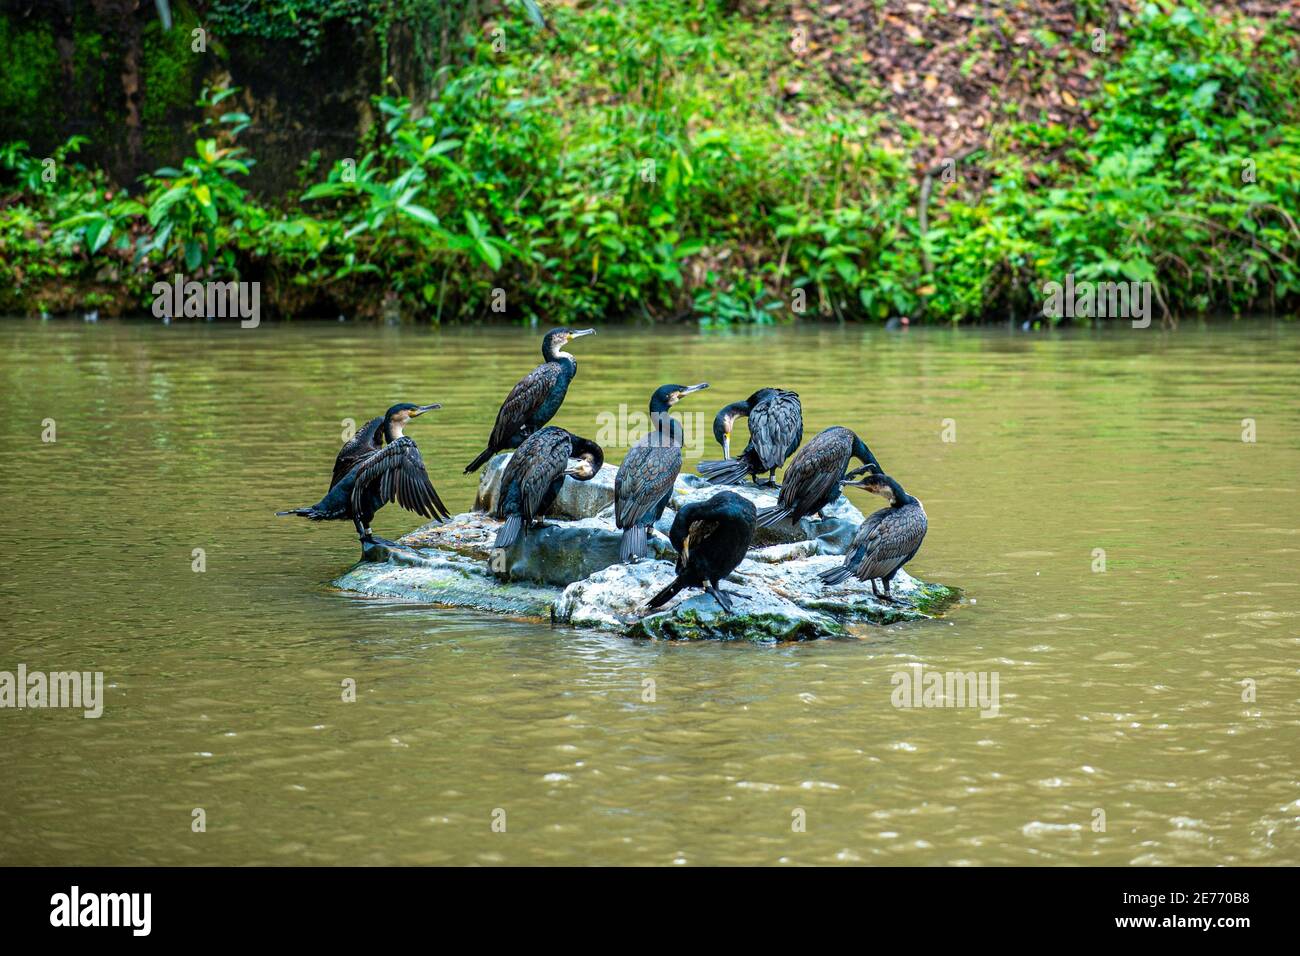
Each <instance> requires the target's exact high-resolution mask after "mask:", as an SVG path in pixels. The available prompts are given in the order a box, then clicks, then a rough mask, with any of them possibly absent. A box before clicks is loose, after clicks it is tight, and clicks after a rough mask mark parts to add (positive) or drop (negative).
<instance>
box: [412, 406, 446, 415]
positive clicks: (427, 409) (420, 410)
mask: <svg viewBox="0 0 1300 956" xmlns="http://www.w3.org/2000/svg"><path fill="white" fill-rule="evenodd" d="M435 408H442V406H441V405H440V404H438V403H437V402H434V403H433V404H432V405H421V406H420V407H419V408H417V409H415V410H414V411H412V412H411V417H412V418H419V417H420V416H421V415H423V414H424V413H425V412H431V411H433V410H434V409H435Z"/></svg>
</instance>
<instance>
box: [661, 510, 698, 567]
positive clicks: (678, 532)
mask: <svg viewBox="0 0 1300 956" xmlns="http://www.w3.org/2000/svg"><path fill="white" fill-rule="evenodd" d="M699 508H700V504H699V502H698V501H693V502H691V503H690V504H687V505H683V506H682V508H681V510H680V511H678V512H677V514H676V515H674V516H673V526H672V527H671V528H669V529H668V541H669V543H670V544H672V546H673V550H674V551H676V552H677V553H678V554H679V555H680V554H681V553H682V548H683V547H685V545H686V536H687V535H688V534H690V531H691V522H692V521H694V520H695V512H696V511H698V510H699Z"/></svg>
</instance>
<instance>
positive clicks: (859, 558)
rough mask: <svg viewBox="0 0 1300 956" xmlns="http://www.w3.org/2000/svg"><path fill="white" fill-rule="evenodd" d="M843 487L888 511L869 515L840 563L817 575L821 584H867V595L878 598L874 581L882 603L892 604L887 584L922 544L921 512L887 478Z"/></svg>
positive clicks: (876, 477)
mask: <svg viewBox="0 0 1300 956" xmlns="http://www.w3.org/2000/svg"><path fill="white" fill-rule="evenodd" d="M844 487H846V488H862V489H864V490H866V491H869V492H871V493H872V494H875V495H880V496H881V497H882V498H884V499H885V500H886V501H888V502H889V507H888V508H881V509H880V510H879V511H876V512H873V513H872V514H870V515H868V516H867V519H866V520H865V521H863V522H862V524H860V525H858V530H857V531H856V532H855V533H854V535H853V543H852V544H851V545H849V550H848V551H847V552H846V553H845V555H844V563H843V564H842V565H840V566H839V567H838V568H831V569H830V570H829V571H823V572H822V573H821V575H820V577H821V579H822V582H823V583H825V584H839V583H840V582H841V581H845V580H847V579H848V578H849V577H850V576H852V577H856V578H858V579H859V580H861V581H870V582H871V593H872V594H874V595H876V597H880V596H881V594H880V592H879V591H878V590H877V589H876V580H877V579H879V580H880V582H881V583H882V584H883V585H884V586H885V593H884V599H885V600H886V601H890V602H893V600H894V599H893V598H891V597H890V596H889V582H890V581H892V580H893V578H894V575H895V574H897V573H898V569H899V568H901V567H902V566H903V565H905V564H907V562H909V561H911V560H912V558H914V557H915V556H916V552H917V551H918V550H920V547H921V542H922V541H923V540H925V529H926V527H927V521H926V517H925V509H924V508H923V507H921V502H920V501H918V500H917V499H915V498H913V497H912V496H911V495H909V494H908V493H907V492H906V491H904V490H903V488H902V486H901V485H899V483H898V482H896V481H895V480H894V479H893V478H890V477H889V476H888V475H879V474H871V475H867V476H866V477H864V478H862V479H860V480H858V481H849V482H845V484H844Z"/></svg>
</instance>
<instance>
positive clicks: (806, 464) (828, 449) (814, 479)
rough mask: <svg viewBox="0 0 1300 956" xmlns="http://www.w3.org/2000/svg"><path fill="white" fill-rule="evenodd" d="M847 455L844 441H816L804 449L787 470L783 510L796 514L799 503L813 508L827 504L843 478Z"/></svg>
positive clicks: (781, 498) (847, 459) (784, 483)
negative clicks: (828, 497) (792, 511)
mask: <svg viewBox="0 0 1300 956" xmlns="http://www.w3.org/2000/svg"><path fill="white" fill-rule="evenodd" d="M822 434H825V432H823V433H822ZM820 437H821V436H820V435H819V436H818V438H820ZM847 451H848V449H847V447H846V446H845V445H844V443H843V442H842V441H835V440H828V441H821V442H819V441H818V440H817V438H814V439H813V440H812V441H811V442H809V443H808V444H807V445H806V446H804V448H803V450H802V451H800V452H799V454H798V455H796V456H795V459H794V461H792V462H791V463H790V467H789V468H787V469H786V470H785V476H784V477H783V479H782V484H781V495H780V499H779V503H780V507H782V508H790V509H792V510H793V509H794V507H795V503H796V502H798V503H801V504H803V505H810V504H812V503H813V502H817V501H823V500H825V498H826V497H827V496H829V494H830V492H831V489H832V487H833V486H835V485H836V484H838V483H839V481H840V480H841V479H842V478H843V477H844V467H845V465H847V464H848V462H849V456H848V454H847Z"/></svg>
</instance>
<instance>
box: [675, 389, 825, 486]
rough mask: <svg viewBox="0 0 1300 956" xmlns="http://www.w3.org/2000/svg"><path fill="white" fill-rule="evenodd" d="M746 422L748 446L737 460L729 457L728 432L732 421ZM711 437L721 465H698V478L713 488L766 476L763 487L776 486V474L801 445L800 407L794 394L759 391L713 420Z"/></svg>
mask: <svg viewBox="0 0 1300 956" xmlns="http://www.w3.org/2000/svg"><path fill="white" fill-rule="evenodd" d="M741 416H746V417H748V419H749V444H747V445H746V446H745V450H744V451H742V452H741V453H740V457H739V458H734V459H733V458H732V457H731V429H732V426H733V425H734V424H735V422H736V419H737V418H740V417H741ZM713 437H714V438H716V439H717V440H718V444H719V445H721V446H722V458H723V460H722V461H702V462H700V463H699V465H698V466H697V470H698V471H699V473H700V474H701V475H703V476H704V477H705V478H707V479H708V480H709V481H710V482H712V483H713V484H715V485H736V484H740V482H742V481H744V479H745V476H746V475H753V476H754V483H755V484H758V476H759V475H761V474H762V473H763V472H767V473H768V478H767V482H766V484H767V485H769V486H771V487H775V486H776V470H777V469H778V468H780V467H781V465H783V464H784V463H785V460H786V459H787V458H789V457H790V456H791V455H793V454H794V453H795V449H797V448H798V447H799V443H800V442H801V441H803V407H802V406H801V405H800V404H799V395H798V393H796V392H791V391H787V390H786V389H783V388H760V389H759V390H758V391H757V392H755V393H754V394H753V395H751V396H749V398H748V399H746V400H745V401H743V402H732V403H731V404H730V405H728V406H727V407H726V408H724V409H722V411H720V412H718V415H717V417H716V418H714V419H713Z"/></svg>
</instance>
